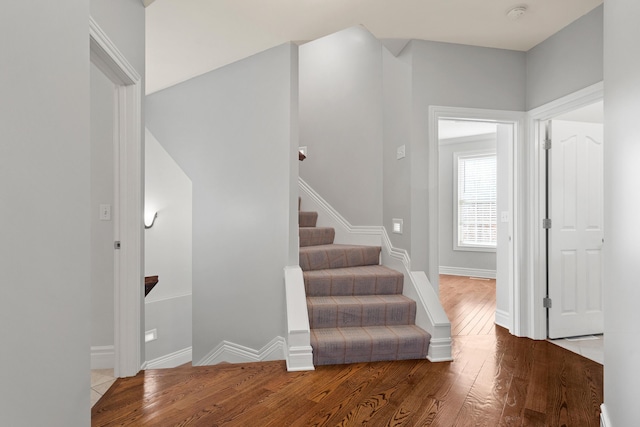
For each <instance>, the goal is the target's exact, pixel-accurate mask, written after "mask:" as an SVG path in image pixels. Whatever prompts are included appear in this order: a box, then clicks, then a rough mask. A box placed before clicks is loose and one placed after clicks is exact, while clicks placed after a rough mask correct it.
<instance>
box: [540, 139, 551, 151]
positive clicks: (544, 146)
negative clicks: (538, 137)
mask: <svg viewBox="0 0 640 427" xmlns="http://www.w3.org/2000/svg"><path fill="white" fill-rule="evenodd" d="M542 149H543V150H551V140H550V139H545V140H544V142H543V143H542Z"/></svg>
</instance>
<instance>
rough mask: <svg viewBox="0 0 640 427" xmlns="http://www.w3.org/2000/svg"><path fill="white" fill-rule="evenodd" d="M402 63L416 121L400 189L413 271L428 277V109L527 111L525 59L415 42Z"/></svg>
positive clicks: (504, 53)
mask: <svg viewBox="0 0 640 427" xmlns="http://www.w3.org/2000/svg"><path fill="white" fill-rule="evenodd" d="M401 57H403V58H405V59H406V60H407V61H409V62H410V63H411V65H412V89H413V99H412V111H413V115H412V124H411V147H410V153H411V157H410V162H411V177H410V182H405V183H398V185H407V186H410V188H411V207H410V215H408V216H409V217H410V218H411V248H410V253H411V261H412V268H413V269H414V270H424V271H429V262H428V258H429V251H428V245H427V242H428V241H429V238H430V236H429V232H428V209H429V203H428V199H429V191H430V189H431V190H432V189H433V188H434V187H435V186H436V185H437V184H436V183H429V180H428V162H429V155H428V154H429V151H428V150H429V145H428V144H429V125H428V120H429V106H430V105H437V106H453V107H468V108H484V109H497V110H513V111H523V110H524V107H525V54H524V52H515V51H509V50H501V49H490V48H480V47H474V46H464V45H457V44H449V43H439V42H429V41H418V40H412V41H411V42H410V43H409V45H408V46H407V48H405V50H404V51H403V52H402V54H401ZM405 209H406V208H405ZM436 271H437V266H436Z"/></svg>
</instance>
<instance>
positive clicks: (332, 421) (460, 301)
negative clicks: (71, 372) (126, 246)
mask: <svg viewBox="0 0 640 427" xmlns="http://www.w3.org/2000/svg"><path fill="white" fill-rule="evenodd" d="M447 279H448V278H447V277H445V276H442V278H441V282H440V286H441V298H442V300H443V305H444V306H445V310H446V311H447V314H448V315H449V316H450V317H452V318H455V319H459V320H456V323H455V325H456V326H455V327H454V330H455V331H456V334H455V335H454V336H453V353H454V358H455V360H454V361H453V362H445V363H431V362H429V361H426V360H410V361H401V362H376V363H358V364H352V365H337V366H321V367H319V368H317V369H316V370H315V371H310V372H291V373H289V372H286V367H285V363H284V362H282V361H277V362H262V363H247V364H235V365H232V364H222V365H216V366H204V367H191V366H183V367H179V368H175V369H162V370H148V371H145V372H141V373H140V374H139V375H137V376H136V377H132V378H124V379H118V380H117V381H116V383H115V384H114V385H113V386H112V387H111V388H110V389H109V391H107V393H106V394H105V395H104V396H103V398H102V399H101V400H100V401H99V402H98V403H97V404H96V405H95V406H94V407H93V410H92V425H93V426H208V427H212V426H260V427H262V426H305V427H306V426H362V425H368V426H374V427H377V426H440V427H449V426H491V427H494V426H566V427H574V426H575V427H587V426H594V427H595V426H599V406H600V404H601V403H602V365H600V364H598V363H596V362H593V361H590V360H588V359H586V358H584V357H582V356H579V355H577V354H574V353H571V352H569V351H567V350H565V349H563V348H561V347H558V346H556V345H553V344H551V343H548V342H546V341H533V340H530V339H527V338H516V337H514V336H512V335H510V334H509V333H508V332H507V331H505V330H504V329H503V328H500V327H495V326H492V327H489V326H488V324H491V325H493V323H492V322H493V320H491V321H487V320H486V318H487V316H486V311H490V310H491V309H490V306H491V301H490V299H489V300H487V299H486V298H485V296H486V295H485V296H483V295H484V291H482V290H481V289H480V288H478V289H473V290H467V291H466V292H462V291H461V289H462V288H464V287H469V286H473V287H476V286H477V285H479V284H480V286H481V287H487V286H489V287H490V284H487V283H486V282H483V281H472V282H471V283H470V282H469V281H468V280H467V281H462V284H461V283H458V284H457V285H452V286H448V284H447V282H448V280H447ZM454 279H455V280H458V279H457V278H452V280H451V282H453V281H454ZM493 286H494V287H495V284H494V285H493ZM488 292H489V294H491V291H488ZM452 294H458V295H457V297H456V296H452ZM493 295H495V291H494V294H493ZM473 301H475V302H473ZM493 304H494V305H495V298H494V301H493ZM494 310H495V309H494ZM464 313H466V314H464ZM474 319H475V320H474Z"/></svg>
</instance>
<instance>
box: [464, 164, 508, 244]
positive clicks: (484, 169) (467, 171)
mask: <svg viewBox="0 0 640 427" xmlns="http://www.w3.org/2000/svg"><path fill="white" fill-rule="evenodd" d="M497 225H498V224H497V206H496V155H495V154H482V155H470V156H462V155H461V156H459V157H458V246H472V247H490V248H495V247H496V242H497V228H498V227H497Z"/></svg>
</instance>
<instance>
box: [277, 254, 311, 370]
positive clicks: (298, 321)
mask: <svg viewBox="0 0 640 427" xmlns="http://www.w3.org/2000/svg"><path fill="white" fill-rule="evenodd" d="M284 283H285V294H286V302H287V344H288V348H287V371H312V370H313V369H314V367H313V349H312V348H311V329H310V328H309V312H308V311H307V296H306V293H305V290H304V278H303V276H302V269H301V268H300V266H299V265H295V266H288V267H285V269H284Z"/></svg>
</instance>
